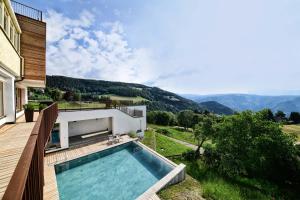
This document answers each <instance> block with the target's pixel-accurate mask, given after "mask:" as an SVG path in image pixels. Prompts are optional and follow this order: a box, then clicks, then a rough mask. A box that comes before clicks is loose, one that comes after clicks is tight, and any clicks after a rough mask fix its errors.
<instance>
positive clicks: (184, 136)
mask: <svg viewBox="0 0 300 200" xmlns="http://www.w3.org/2000/svg"><path fill="white" fill-rule="evenodd" d="M150 127H151V128H154V129H165V130H167V131H168V132H169V134H168V136H169V137H172V138H175V139H177V140H182V141H185V142H188V143H190V144H195V145H197V142H196V141H195V139H194V135H193V133H192V132H189V131H181V130H177V129H175V128H174V127H170V126H159V125H153V124H152V125H150Z"/></svg>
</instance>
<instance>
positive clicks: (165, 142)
mask: <svg viewBox="0 0 300 200" xmlns="http://www.w3.org/2000/svg"><path fill="white" fill-rule="evenodd" d="M143 143H144V144H145V145H147V146H149V147H150V148H152V149H154V150H155V151H157V152H158V153H160V154H161V155H163V156H170V155H178V154H182V153H183V152H185V151H187V150H190V148H188V147H186V146H184V145H182V144H178V143H177V142H174V141H172V140H170V139H169V138H167V137H166V136H164V135H161V134H159V133H155V132H154V131H145V138H144V140H143Z"/></svg>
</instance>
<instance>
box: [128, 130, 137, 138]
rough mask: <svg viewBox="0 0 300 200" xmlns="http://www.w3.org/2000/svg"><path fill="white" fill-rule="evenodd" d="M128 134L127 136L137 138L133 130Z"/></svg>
mask: <svg viewBox="0 0 300 200" xmlns="http://www.w3.org/2000/svg"><path fill="white" fill-rule="evenodd" d="M128 135H129V137H131V138H137V134H136V133H135V132H134V131H130V132H129V133H128Z"/></svg>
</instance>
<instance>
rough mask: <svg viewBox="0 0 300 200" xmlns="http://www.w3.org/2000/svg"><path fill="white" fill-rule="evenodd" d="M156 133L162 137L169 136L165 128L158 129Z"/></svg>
mask: <svg viewBox="0 0 300 200" xmlns="http://www.w3.org/2000/svg"><path fill="white" fill-rule="evenodd" d="M156 131H157V132H158V133H160V134H163V135H166V136H169V135H171V133H170V132H169V131H168V130H167V129H165V128H158V129H156Z"/></svg>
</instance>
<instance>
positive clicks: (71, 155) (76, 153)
mask: <svg viewBox="0 0 300 200" xmlns="http://www.w3.org/2000/svg"><path fill="white" fill-rule="evenodd" d="M131 140H133V139H131V138H130V137H129V136H127V135H125V136H122V140H121V142H120V143H117V144H114V145H108V144H107V140H105V141H102V142H97V143H94V144H90V145H87V146H83V147H79V148H75V149H74V148H72V149H67V150H63V151H58V152H54V153H49V154H47V155H46V158H45V163H44V166H45V168H44V170H45V171H44V172H45V186H44V200H58V199H59V194H58V189H57V183H56V175H55V170H54V165H55V164H57V163H61V162H65V161H68V160H72V159H75V158H79V157H82V156H85V155H88V154H91V153H94V152H97V151H101V150H104V149H107V148H109V147H113V146H117V145H120V144H122V143H125V142H128V141H131Z"/></svg>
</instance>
